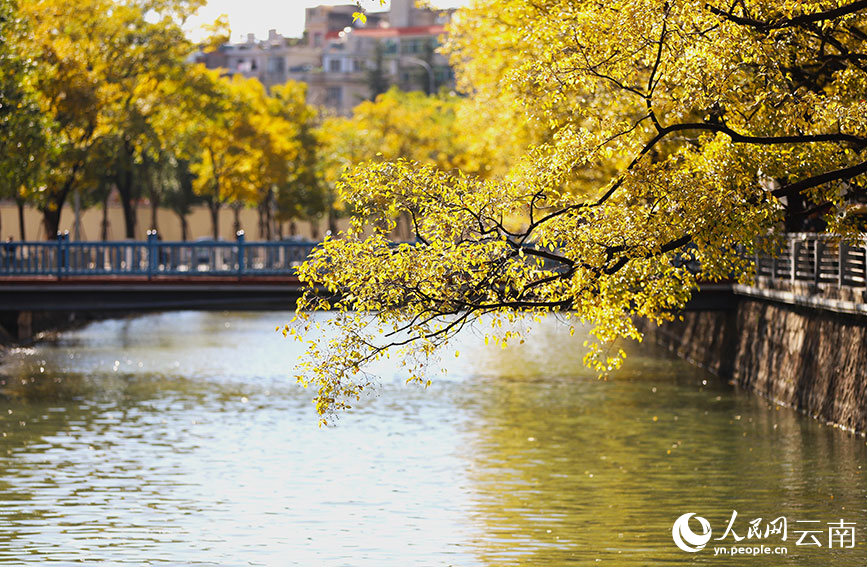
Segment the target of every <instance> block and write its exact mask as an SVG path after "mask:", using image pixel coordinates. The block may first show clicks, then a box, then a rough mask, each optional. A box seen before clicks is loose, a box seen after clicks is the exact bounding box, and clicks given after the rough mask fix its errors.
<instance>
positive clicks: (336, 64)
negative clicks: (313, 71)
mask: <svg viewBox="0 0 867 567" xmlns="http://www.w3.org/2000/svg"><path fill="white" fill-rule="evenodd" d="M340 67H341V65H340V59H330V60H329V61H328V72H329V73H339V72H340V71H341V68H340Z"/></svg>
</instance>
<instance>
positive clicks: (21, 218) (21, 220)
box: [15, 199, 27, 240]
mask: <svg viewBox="0 0 867 567" xmlns="http://www.w3.org/2000/svg"><path fill="white" fill-rule="evenodd" d="M15 204H16V205H17V206H18V232H19V233H20V234H21V240H27V234H26V232H25V230H24V200H23V199H15Z"/></svg>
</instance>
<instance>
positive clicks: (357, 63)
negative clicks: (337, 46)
mask: <svg viewBox="0 0 867 567" xmlns="http://www.w3.org/2000/svg"><path fill="white" fill-rule="evenodd" d="M352 70H353V71H355V72H356V73H358V72H361V71H363V70H364V59H353V60H352Z"/></svg>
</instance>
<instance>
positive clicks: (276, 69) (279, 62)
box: [268, 57, 286, 75]
mask: <svg viewBox="0 0 867 567" xmlns="http://www.w3.org/2000/svg"><path fill="white" fill-rule="evenodd" d="M285 69H286V60H285V59H284V58H282V57H269V58H268V73H269V74H270V75H282V74H283V73H284V71H285Z"/></svg>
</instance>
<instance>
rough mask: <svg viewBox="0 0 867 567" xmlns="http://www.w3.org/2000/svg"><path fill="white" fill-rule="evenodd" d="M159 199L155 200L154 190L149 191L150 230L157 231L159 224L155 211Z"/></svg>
mask: <svg viewBox="0 0 867 567" xmlns="http://www.w3.org/2000/svg"><path fill="white" fill-rule="evenodd" d="M159 206H160V204H159V201H158V200H157V196H156V195H155V192H154V191H152V192H151V230H156V231H159V226H157V212H158V210H159Z"/></svg>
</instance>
